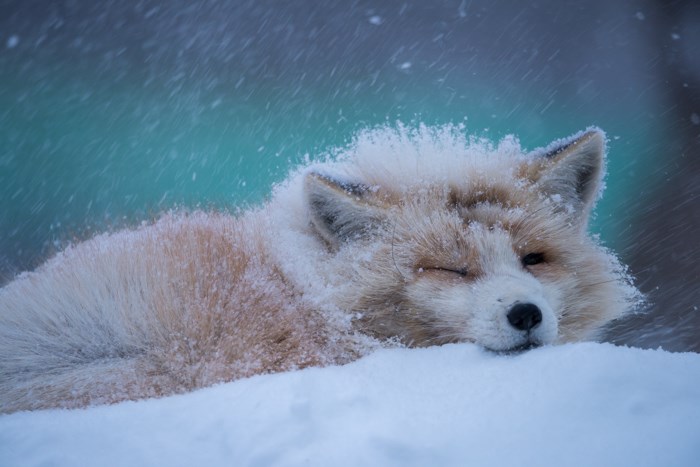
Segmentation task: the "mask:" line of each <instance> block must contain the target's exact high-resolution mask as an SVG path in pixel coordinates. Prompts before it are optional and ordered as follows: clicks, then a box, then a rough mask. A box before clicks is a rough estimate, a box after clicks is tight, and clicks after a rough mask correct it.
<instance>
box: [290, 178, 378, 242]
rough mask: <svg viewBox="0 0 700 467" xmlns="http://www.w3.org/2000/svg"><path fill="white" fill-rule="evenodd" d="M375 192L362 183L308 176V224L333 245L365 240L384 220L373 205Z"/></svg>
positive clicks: (306, 181) (375, 205) (305, 185)
mask: <svg viewBox="0 0 700 467" xmlns="http://www.w3.org/2000/svg"><path fill="white" fill-rule="evenodd" d="M375 191H376V190H373V189H372V187H370V186H367V185H365V184H362V183H349V182H343V181H340V180H336V179H334V178H331V177H329V176H326V175H321V174H318V173H315V172H311V173H309V174H308V175H306V180H305V183H304V192H305V196H306V202H307V204H308V207H309V212H310V214H311V224H312V225H313V227H314V228H315V229H316V231H317V232H318V233H319V234H320V235H321V237H323V238H324V239H325V240H326V241H327V242H328V243H329V244H331V245H334V246H337V245H338V244H339V243H341V242H344V241H349V240H354V239H359V238H364V237H366V236H367V235H369V234H370V232H371V231H372V230H373V229H376V228H377V227H378V226H379V225H380V224H381V223H382V222H383V221H384V219H385V209H383V208H382V207H380V206H379V205H378V204H377V200H376V194H375Z"/></svg>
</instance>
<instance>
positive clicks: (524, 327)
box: [507, 303, 542, 331]
mask: <svg viewBox="0 0 700 467" xmlns="http://www.w3.org/2000/svg"><path fill="white" fill-rule="evenodd" d="M507 316H508V322H509V323H510V325H511V326H513V327H514V328H515V329H517V330H519V331H530V330H531V329H533V328H536V327H537V326H539V324H540V323H541V322H542V311H541V310H540V307H538V306H537V305H535V304H534V303H516V304H515V305H513V307H512V308H511V309H510V310H509V311H508V315H507Z"/></svg>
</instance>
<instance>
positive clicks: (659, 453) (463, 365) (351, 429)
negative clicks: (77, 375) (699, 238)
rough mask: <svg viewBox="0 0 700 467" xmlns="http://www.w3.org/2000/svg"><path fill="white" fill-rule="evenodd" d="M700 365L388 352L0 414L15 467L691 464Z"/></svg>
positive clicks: (449, 350) (626, 358) (619, 354)
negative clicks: (140, 395) (184, 388)
mask: <svg viewBox="0 0 700 467" xmlns="http://www.w3.org/2000/svg"><path fill="white" fill-rule="evenodd" d="M699 460H700V355H699V354H693V353H685V354H673V353H668V352H665V351H662V350H655V351H654V350H640V349H633V348H623V347H615V346H612V345H610V344H596V343H583V344H571V345H564V346H554V347H544V348H540V349H535V350H532V351H529V352H526V353H523V354H519V355H497V354H493V353H490V352H486V351H484V350H481V349H480V348H478V347H476V346H474V345H471V344H458V345H447V346H444V347H434V348H427V349H391V350H380V351H378V352H376V353H374V354H372V355H370V356H368V357H365V358H363V359H361V360H359V361H356V362H354V363H351V364H349V365H346V366H342V367H327V368H311V369H306V370H302V371H296V372H290V373H282V374H275V375H262V376H255V377H252V378H249V379H244V380H238V381H234V382H232V383H228V384H222V385H219V386H215V387H211V388H207V389H203V390H199V391H196V392H193V393H189V394H183V395H177V396H172V397H167V398H163V399H152V400H144V401H137V402H126V403H121V404H117V405H112V406H99V407H91V408H87V409H81V410H48V411H39V412H22V413H15V414H11V415H4V416H0V465H2V466H33V465H52V466H64V465H65V466H78V465H100V466H129V467H133V466H150V465H167V466H196V465H200V466H219V465H222V466H223V465H226V466H232V465H236V466H249V465H250V466H253V465H256V466H268V465H281V466H295V465H311V466H316V465H318V466H329V465H330V466H345V465H349V466H354V465H362V466H391V465H421V466H424V465H425V466H427V465H431V466H432V465H448V466H449V465H455V466H457V465H459V466H464V465H480V466H483V465H498V466H511V465H512V466H578V465H580V466H635V467H640V466H691V465H699V464H698V462H699Z"/></svg>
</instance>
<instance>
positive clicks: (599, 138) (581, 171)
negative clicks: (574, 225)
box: [537, 128, 605, 226]
mask: <svg viewBox="0 0 700 467" xmlns="http://www.w3.org/2000/svg"><path fill="white" fill-rule="evenodd" d="M604 157H605V133H604V132H603V131H602V130H600V129H599V128H591V129H588V130H586V131H585V132H583V133H579V134H577V135H574V136H572V137H571V138H569V139H566V140H562V141H558V142H556V143H553V144H552V145H550V146H548V147H547V148H545V149H544V151H542V153H541V154H540V155H539V159H538V162H539V177H537V185H538V186H539V187H540V189H541V190H542V192H543V193H545V194H547V195H549V196H552V197H557V198H559V199H560V201H561V203H562V204H563V206H565V207H566V209H567V210H569V211H571V209H573V213H574V214H576V217H577V218H578V219H579V220H580V221H581V222H582V224H583V225H584V226H585V224H586V222H587V220H588V216H589V214H590V211H591V209H592V208H593V205H594V204H595V202H596V200H597V198H598V194H599V192H600V188H601V184H602V178H603V172H604Z"/></svg>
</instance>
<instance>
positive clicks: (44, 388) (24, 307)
mask: <svg viewBox="0 0 700 467" xmlns="http://www.w3.org/2000/svg"><path fill="white" fill-rule="evenodd" d="M604 150H605V137H604V134H603V133H602V131H600V130H598V129H595V128H592V129H589V130H587V131H586V132H584V133H580V134H577V135H575V136H574V137H572V138H569V139H567V140H564V141H562V142H561V144H560V145H559V147H558V149H557V148H553V147H548V148H547V150H546V151H545V152H544V153H543V154H539V153H532V154H525V153H524V152H523V151H522V149H521V148H520V146H519V143H518V142H517V140H515V139H514V138H506V139H505V140H503V141H502V142H501V143H499V144H498V145H493V144H491V143H489V142H487V141H484V140H478V139H473V138H472V139H469V138H467V137H466V136H464V134H463V130H462V129H461V128H458V127H452V126H446V127H437V128H431V127H425V126H419V127H417V128H406V127H404V126H401V125H398V126H396V127H393V128H379V129H375V130H371V131H365V132H362V133H360V134H359V135H358V136H357V138H356V139H355V141H354V142H353V143H352V144H351V145H350V146H349V147H348V148H345V149H341V150H338V151H336V153H335V154H334V155H333V156H332V157H329V158H328V159H327V160H326V161H323V162H317V163H313V164H310V165H309V166H305V167H301V168H299V169H298V170H296V171H294V172H293V173H292V174H291V175H290V177H289V178H288V180H287V181H285V182H284V183H282V184H280V185H279V186H277V187H275V189H274V191H273V196H272V199H271V200H270V201H269V202H267V203H265V204H264V205H263V206H261V207H259V208H256V209H252V210H249V211H246V212H243V213H242V214H241V215H239V216H231V215H228V214H225V213H204V212H194V213H170V214H166V215H164V216H163V217H162V218H161V219H159V220H158V221H156V222H155V223H154V224H152V225H144V226H141V227H139V228H137V229H133V230H125V231H121V232H116V233H113V234H104V235H100V236H97V237H95V238H93V239H91V240H88V241H86V242H84V243H80V244H77V245H74V246H73V247H71V248H69V249H67V250H66V251H64V252H62V253H59V254H58V255H56V256H55V257H54V258H52V259H50V260H49V261H48V262H47V263H46V264H44V265H43V266H41V267H40V268H38V269H37V270H36V271H34V272H30V273H26V274H23V275H21V276H19V277H18V278H17V279H16V280H15V281H13V282H11V283H9V284H7V285H6V286H5V287H3V288H2V289H1V290H0V374H2V375H3V378H2V380H0V412H11V411H16V410H26V409H40V408H50V407H80V406H85V405H90V404H101V403H113V402H118V401H121V400H126V399H139V398H144V397H154V396H164V395H169V394H173V393H181V392H187V391H191V390H193V389H196V388H201V387H206V386H210V385H212V384H216V383H220V382H226V381H231V380H235V379H238V378H242V377H247V376H251V375H254V374H259V373H272V372H282V371H290V370H295V369H299V368H305V367H308V366H325V365H330V364H344V363H347V362H350V361H352V360H354V359H357V358H359V357H361V356H363V355H367V354H368V353H370V352H371V351H372V350H374V349H376V348H378V347H380V346H395V345H405V346H410V347H425V346H430V345H440V344H445V343H452V342H475V343H478V344H480V345H482V346H483V347H486V348H489V349H492V350H496V351H503V350H505V351H510V350H519V349H523V348H529V347H532V346H538V345H546V344H552V343H564V342H573V341H580V340H585V339H591V338H595V336H596V333H597V331H598V330H599V329H600V327H601V326H602V325H603V324H605V323H607V322H609V321H610V320H612V319H615V318H617V317H619V316H621V315H622V314H624V313H626V312H628V311H629V310H630V309H632V308H633V307H634V305H635V301H636V299H637V296H638V295H637V292H636V290H635V289H634V287H632V286H631V285H630V282H629V279H628V277H627V276H626V275H625V274H624V270H623V267H622V266H621V265H620V264H619V263H618V262H617V260H616V258H615V257H614V255H612V254H611V253H610V252H608V251H606V250H604V249H602V248H601V247H600V246H598V245H597V244H596V243H595V242H594V241H593V240H592V239H590V238H589V236H588V234H587V232H586V226H587V221H588V215H589V213H590V211H591V209H592V207H593V205H594V203H595V201H596V199H597V197H598V192H599V189H600V186H601V181H602V176H603V171H604V170H603V166H604ZM528 258H529V259H528ZM533 258H534V259H533ZM516 311H517V313H516ZM523 313H525V314H523ZM516 315H517V316H516Z"/></svg>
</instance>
